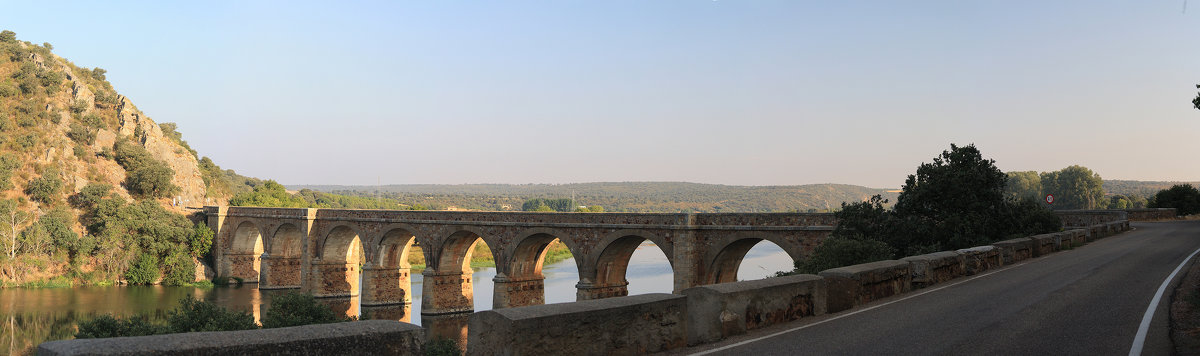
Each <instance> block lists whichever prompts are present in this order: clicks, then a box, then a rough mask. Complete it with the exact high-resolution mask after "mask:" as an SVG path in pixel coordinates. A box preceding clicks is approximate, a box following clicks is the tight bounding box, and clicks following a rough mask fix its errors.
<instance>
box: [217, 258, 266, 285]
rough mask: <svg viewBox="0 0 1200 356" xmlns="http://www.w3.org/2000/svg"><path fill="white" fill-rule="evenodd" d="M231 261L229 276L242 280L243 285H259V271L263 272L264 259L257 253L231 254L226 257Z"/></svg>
mask: <svg viewBox="0 0 1200 356" xmlns="http://www.w3.org/2000/svg"><path fill="white" fill-rule="evenodd" d="M225 259H226V260H228V261H229V271H228V275H229V276H230V277H237V278H241V279H242V283H258V279H259V273H260V272H259V271H262V259H261V258H260V257H259V255H258V254H256V253H229V254H226V255H225Z"/></svg>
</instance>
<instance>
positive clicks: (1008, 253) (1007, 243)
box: [992, 237, 1033, 265]
mask: <svg viewBox="0 0 1200 356" xmlns="http://www.w3.org/2000/svg"><path fill="white" fill-rule="evenodd" d="M992 246H996V249H999V250H1000V256H1001V258H1003V259H1004V262H1003V263H1004V264H1006V265H1010V264H1013V263H1016V262H1020V261H1024V260H1027V259H1029V258H1032V257H1033V239H1031V238H1028V237H1020V238H1015V239H1011V240H1004V241H1000V242H995V243H992Z"/></svg>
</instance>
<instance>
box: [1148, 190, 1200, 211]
mask: <svg viewBox="0 0 1200 356" xmlns="http://www.w3.org/2000/svg"><path fill="white" fill-rule="evenodd" d="M1150 207H1151V208H1175V214H1176V215H1179V216H1186V215H1192V214H1196V213H1200V190H1197V189H1196V187H1193V186H1192V185H1191V184H1176V185H1173V186H1171V188H1170V189H1163V190H1160V191H1158V193H1157V194H1155V195H1154V197H1153V198H1152V199H1151V201H1150Z"/></svg>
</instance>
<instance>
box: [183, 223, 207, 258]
mask: <svg viewBox="0 0 1200 356" xmlns="http://www.w3.org/2000/svg"><path fill="white" fill-rule="evenodd" d="M212 244H213V231H212V229H209V228H208V225H206V224H204V223H203V222H200V223H196V227H194V228H193V229H192V235H191V239H190V240H189V241H188V246H191V248H192V257H195V258H203V257H204V256H206V255H208V253H209V252H211V251H212Z"/></svg>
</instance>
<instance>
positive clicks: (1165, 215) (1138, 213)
mask: <svg viewBox="0 0 1200 356" xmlns="http://www.w3.org/2000/svg"><path fill="white" fill-rule="evenodd" d="M1125 213H1126V214H1128V215H1127V216H1128V220H1129V221H1159V220H1171V219H1174V218H1175V208H1158V209H1125Z"/></svg>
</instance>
